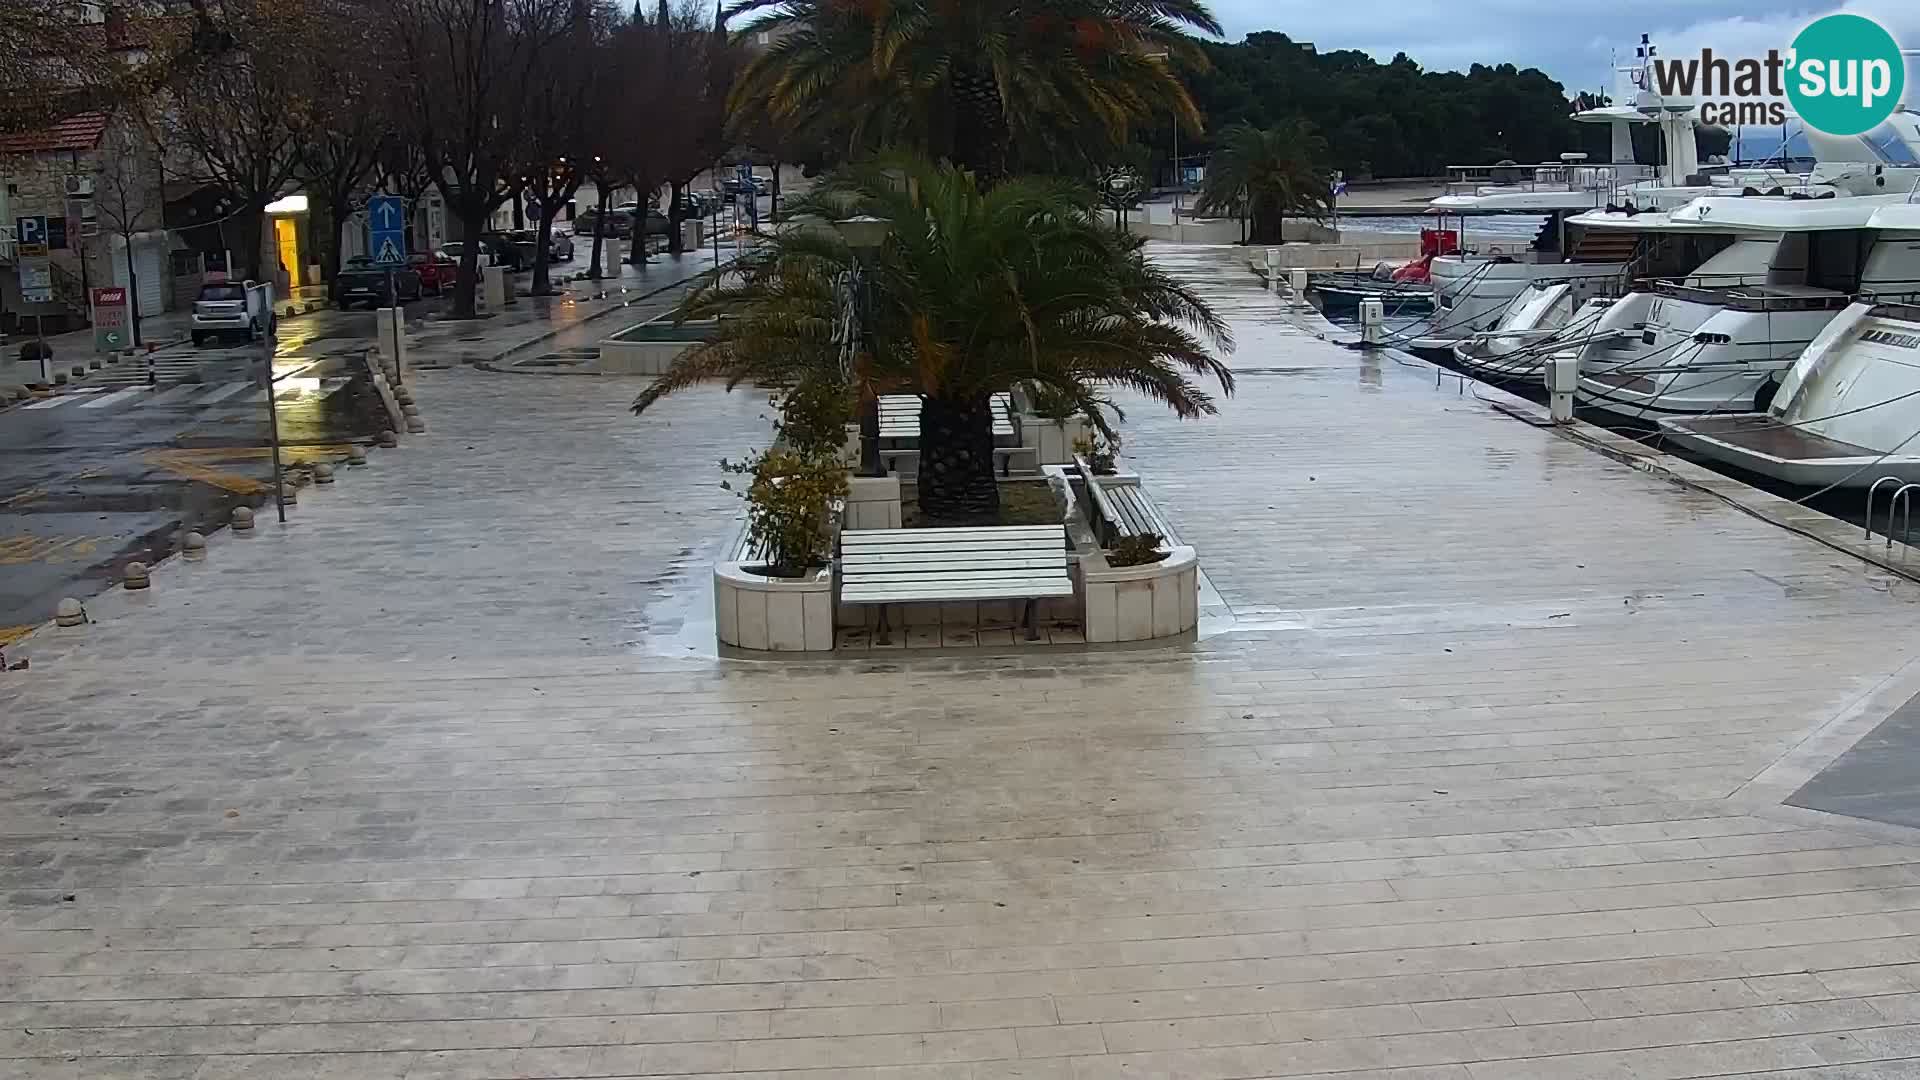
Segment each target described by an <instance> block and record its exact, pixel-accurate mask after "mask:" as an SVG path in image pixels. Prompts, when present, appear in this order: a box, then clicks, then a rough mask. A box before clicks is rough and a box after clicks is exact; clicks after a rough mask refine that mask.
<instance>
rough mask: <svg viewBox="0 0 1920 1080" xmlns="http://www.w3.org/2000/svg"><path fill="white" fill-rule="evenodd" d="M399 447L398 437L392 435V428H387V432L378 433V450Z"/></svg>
mask: <svg viewBox="0 0 1920 1080" xmlns="http://www.w3.org/2000/svg"><path fill="white" fill-rule="evenodd" d="M399 445H400V436H398V435H396V434H394V432H393V429H392V428H388V429H387V430H385V431H382V432H381V433H380V449H382V450H391V449H393V448H394V447H396V446H399Z"/></svg>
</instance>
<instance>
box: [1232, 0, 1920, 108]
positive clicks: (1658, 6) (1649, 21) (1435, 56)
mask: <svg viewBox="0 0 1920 1080" xmlns="http://www.w3.org/2000/svg"><path fill="white" fill-rule="evenodd" d="M1212 2H1213V9H1214V13H1215V14H1216V15H1218V16H1219V18H1220V21H1221V23H1222V24H1223V25H1224V26H1225V28H1226V31H1227V36H1228V37H1229V38H1230V39H1231V40H1235V41H1237V40H1239V39H1240V38H1241V37H1243V36H1245V35H1246V34H1248V33H1251V32H1253V31H1255V30H1278V31H1281V32H1283V33H1285V34H1287V35H1288V36H1289V37H1291V38H1293V39H1294V40H1296V41H1311V42H1313V43H1314V45H1315V46H1316V47H1318V48H1319V49H1320V51H1322V52H1329V51H1332V50H1334V49H1359V50H1361V51H1363V52H1367V53H1370V54H1372V55H1373V56H1375V57H1378V58H1379V59H1381V60H1386V59H1389V58H1391V57H1392V56H1393V54H1394V53H1396V52H1405V53H1406V54H1407V55H1409V56H1411V57H1413V58H1414V59H1415V60H1417V61H1419V62H1420V63H1421V64H1422V65H1423V66H1425V67H1427V68H1428V69H1430V70H1449V69H1464V68H1466V67H1468V66H1469V65H1471V64H1474V63H1482V64H1514V65H1516V66H1519V67H1537V68H1540V69H1541V70H1542V71H1545V72H1546V73H1547V74H1549V75H1551V76H1553V77H1554V78H1556V79H1558V80H1560V82H1561V83H1562V84H1564V85H1565V86H1566V87H1567V88H1568V89H1569V90H1570V91H1571V90H1580V89H1588V90H1597V89H1611V88H1612V86H1613V82H1614V80H1613V75H1612V67H1613V63H1614V54H1616V53H1617V54H1618V58H1619V60H1620V62H1621V63H1625V62H1627V61H1628V60H1630V59H1631V58H1632V56H1633V49H1634V46H1635V45H1636V44H1637V43H1638V42H1639V40H1640V35H1641V34H1652V35H1653V37H1654V40H1655V41H1656V42H1658V43H1659V44H1660V48H1661V50H1662V52H1663V53H1665V54H1667V55H1678V54H1680V53H1681V52H1682V51H1685V50H1691V51H1696V52H1697V51H1698V50H1699V49H1700V48H1701V47H1703V46H1711V47H1712V48H1713V50H1714V51H1715V52H1716V53H1722V54H1727V55H1737V54H1741V53H1742V52H1764V51H1765V50H1767V49H1769V48H1785V47H1786V46H1787V45H1788V44H1789V43H1791V42H1792V40H1793V37H1794V35H1795V34H1796V33H1798V32H1799V30H1800V28H1801V27H1803V26H1805V25H1806V24H1807V23H1809V22H1812V21H1813V20H1814V19H1815V18H1818V17H1819V16H1821V15H1825V14H1829V13H1831V12H1835V11H1843V10H1844V11H1852V12H1856V13H1858V14H1862V15H1866V16H1868V17H1870V18H1874V19H1877V20H1879V21H1880V23H1881V25H1883V26H1885V27H1886V28H1887V29H1888V30H1889V31H1891V32H1892V33H1893V36H1894V38H1895V40H1897V41H1899V42H1901V43H1902V44H1903V45H1905V46H1907V47H1909V48H1920V4H1915V3H1913V2H1912V0H1849V2H1846V3H1843V4H1834V3H1831V2H1826V3H1819V2H1815V3H1805V2H1793V0H1691V2H1688V3H1684V4H1678V3H1674V2H1673V0H1609V2H1608V3H1606V4H1597V5H1569V4H1556V3H1541V2H1540V0H1453V2H1451V3H1442V2H1436V0H1342V2H1341V3H1338V4H1329V3H1325V2H1324V0H1212ZM1909 71H1910V73H1911V72H1912V71H1913V65H1912V63H1911V61H1910V63H1909ZM1914 82H1915V79H1914V78H1913V77H1912V75H1911V74H1910V77H1909V79H1908V85H1909V88H1910V90H1909V96H1908V100H1909V101H1915V102H1920V88H1915V87H1914V85H1913V84H1914Z"/></svg>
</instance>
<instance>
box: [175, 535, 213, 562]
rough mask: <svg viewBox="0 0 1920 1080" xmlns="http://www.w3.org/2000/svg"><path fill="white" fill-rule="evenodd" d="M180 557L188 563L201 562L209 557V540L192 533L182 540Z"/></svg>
mask: <svg viewBox="0 0 1920 1080" xmlns="http://www.w3.org/2000/svg"><path fill="white" fill-rule="evenodd" d="M180 557H181V558H183V559H186V560H187V561H188V562H199V561H200V560H202V559H204V558H206V557H207V538H206V537H204V536H201V535H200V534H199V533H197V532H190V533H188V534H187V535H185V536H183V537H181V538H180Z"/></svg>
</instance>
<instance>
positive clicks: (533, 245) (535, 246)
mask: <svg viewBox="0 0 1920 1080" xmlns="http://www.w3.org/2000/svg"><path fill="white" fill-rule="evenodd" d="M504 239H505V240H506V242H507V244H508V245H509V246H511V247H512V248H513V260H514V262H515V263H516V264H517V265H515V266H514V269H515V270H531V269H533V268H534V267H535V266H536V265H538V264H539V262H540V234H539V233H538V232H537V231H535V230H533V229H515V230H513V231H512V232H510V233H507V234H505V236H504Z"/></svg>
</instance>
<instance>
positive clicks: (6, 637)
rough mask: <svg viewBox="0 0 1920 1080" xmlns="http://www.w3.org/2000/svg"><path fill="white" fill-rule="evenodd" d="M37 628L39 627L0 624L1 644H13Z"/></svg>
mask: <svg viewBox="0 0 1920 1080" xmlns="http://www.w3.org/2000/svg"><path fill="white" fill-rule="evenodd" d="M35 629H37V627H32V626H0V646H5V645H11V644H13V643H14V642H16V641H19V640H20V639H21V638H23V637H26V636H27V635H28V634H31V633H33V632H34V630H35Z"/></svg>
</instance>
